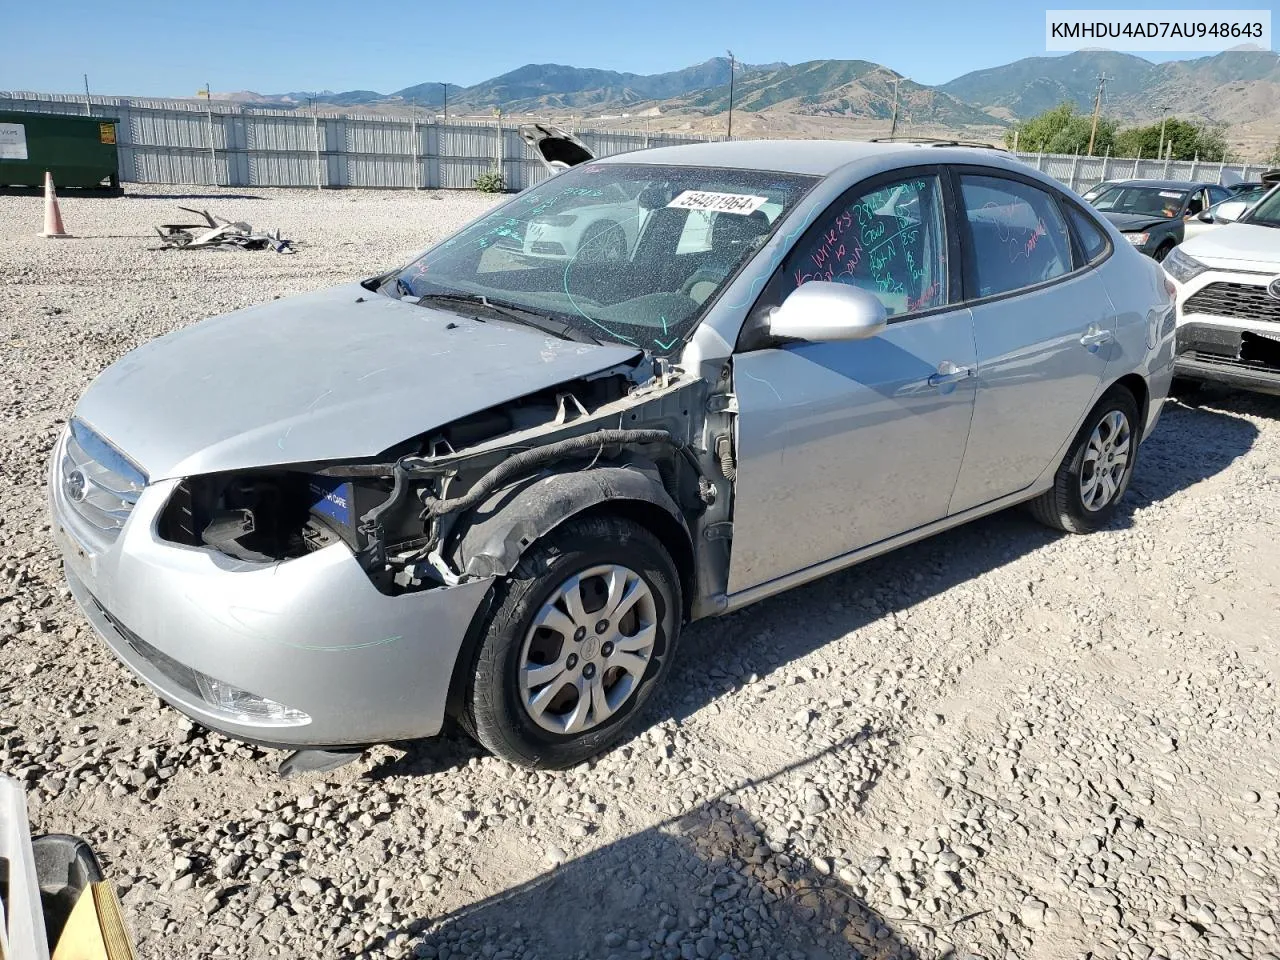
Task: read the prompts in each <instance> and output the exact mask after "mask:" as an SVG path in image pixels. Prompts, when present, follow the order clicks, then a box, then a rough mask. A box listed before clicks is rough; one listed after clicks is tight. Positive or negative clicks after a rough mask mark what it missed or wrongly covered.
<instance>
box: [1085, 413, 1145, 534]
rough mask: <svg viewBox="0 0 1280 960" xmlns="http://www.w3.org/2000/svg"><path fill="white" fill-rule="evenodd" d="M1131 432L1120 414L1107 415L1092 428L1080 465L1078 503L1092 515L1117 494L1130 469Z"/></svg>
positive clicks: (1124, 418)
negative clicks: (1082, 504)
mask: <svg viewBox="0 0 1280 960" xmlns="http://www.w3.org/2000/svg"><path fill="white" fill-rule="evenodd" d="M1132 440H1133V430H1132V428H1131V427H1130V425H1129V418H1128V417H1126V416H1125V415H1124V413H1123V412H1122V411H1120V410H1111V411H1109V412H1108V413H1107V414H1106V415H1105V416H1104V417H1103V418H1102V419H1101V420H1100V421H1098V425H1097V426H1096V427H1094V428H1093V433H1092V434H1091V435H1090V436H1089V443H1088V444H1087V445H1086V446H1085V450H1084V460H1083V461H1082V462H1081V465H1080V499H1081V501H1082V502H1083V503H1084V508H1085V509H1086V510H1089V511H1091V512H1093V513H1096V512H1097V511H1099V510H1101V509H1103V508H1104V507H1106V506H1107V505H1108V504H1110V503H1111V502H1112V501H1113V500H1115V498H1116V496H1117V495H1118V494H1119V493H1120V491H1121V487H1122V484H1123V482H1124V474H1125V471H1126V470H1127V469H1128V468H1129V452H1130V445H1131V443H1132Z"/></svg>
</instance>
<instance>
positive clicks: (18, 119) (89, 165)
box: [0, 110, 120, 193]
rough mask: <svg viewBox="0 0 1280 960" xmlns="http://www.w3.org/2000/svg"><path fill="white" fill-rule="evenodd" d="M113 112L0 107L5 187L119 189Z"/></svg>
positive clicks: (0, 180) (0, 168)
mask: <svg viewBox="0 0 1280 960" xmlns="http://www.w3.org/2000/svg"><path fill="white" fill-rule="evenodd" d="M117 123H119V121H118V120H116V119H115V118H114V117H79V116H73V115H70V114H61V113H24V112H20V111H10V110H0V187H43V186H44V175H45V171H46V170H47V171H48V172H49V173H51V174H53V183H54V186H55V187H57V188H58V189H59V190H63V189H66V188H78V189H83V190H98V189H107V190H110V191H111V192H113V193H119V192H120V158H119V155H118V154H117V152H116V124H117Z"/></svg>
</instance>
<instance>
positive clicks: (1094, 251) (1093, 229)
mask: <svg viewBox="0 0 1280 960" xmlns="http://www.w3.org/2000/svg"><path fill="white" fill-rule="evenodd" d="M1063 206H1064V207H1065V208H1066V210H1067V219H1068V220H1070V221H1071V227H1072V229H1074V230H1075V232H1076V239H1078V240H1079V241H1080V247H1081V248H1082V249H1083V250H1084V262H1085V263H1093V261H1095V260H1097V259H1098V258H1099V257H1101V256H1102V255H1103V254H1104V253H1106V252H1107V238H1106V236H1104V235H1103V233H1102V231H1101V230H1100V229H1098V226H1097V224H1095V223H1094V222H1093V221H1092V220H1090V219H1089V218H1088V217H1087V216H1085V215H1084V214H1083V213H1081V212H1080V211H1079V210H1077V209H1076V208H1075V207H1073V206H1071V204H1069V203H1065V204H1063Z"/></svg>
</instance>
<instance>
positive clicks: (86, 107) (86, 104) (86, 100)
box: [84, 73, 92, 117]
mask: <svg viewBox="0 0 1280 960" xmlns="http://www.w3.org/2000/svg"><path fill="white" fill-rule="evenodd" d="M91 112H92V110H91V109H90V107H89V75H88V74H87V73H86V74H85V75H84V115H85V116H86V117H87V116H88V115H89V114H90V113H91Z"/></svg>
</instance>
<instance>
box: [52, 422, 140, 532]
mask: <svg viewBox="0 0 1280 960" xmlns="http://www.w3.org/2000/svg"><path fill="white" fill-rule="evenodd" d="M58 474H59V477H60V478H61V481H62V495H63V497H64V498H65V499H66V501H67V503H68V505H69V506H70V508H71V509H72V510H73V511H75V513H76V515H77V516H78V517H79V518H80V519H81V520H83V521H84V522H85V523H86V524H88V526H89V527H90V528H92V530H93V532H94V533H95V535H96V536H97V537H99V538H100V539H102V540H104V541H106V542H107V543H111V542H112V541H114V540H115V538H116V537H117V536H119V534H120V529H121V528H122V527H123V526H124V524H125V521H126V520H128V519H129V513H130V512H131V511H132V510H133V507H134V504H136V503H137V502H138V495H139V494H140V493H142V490H143V488H144V487H145V486H146V485H147V478H146V475H145V474H144V473H143V472H142V471H141V470H139V469H138V468H137V467H135V466H134V465H133V464H132V463H130V462H129V461H128V460H127V459H126V458H125V457H124V455H123V454H121V453H120V452H119V451H118V450H116V448H115V447H113V446H111V444H109V443H107V441H105V440H103V439H102V438H101V437H100V436H98V435H97V434H96V433H94V432H93V431H92V430H90V429H89V428H88V427H87V426H85V425H84V424H83V423H81V422H80V421H79V420H72V421H71V429H70V430H69V431H68V433H67V438H66V443H65V444H64V445H63V448H62V459H61V462H60V463H59V464H58Z"/></svg>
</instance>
